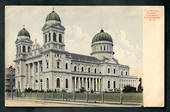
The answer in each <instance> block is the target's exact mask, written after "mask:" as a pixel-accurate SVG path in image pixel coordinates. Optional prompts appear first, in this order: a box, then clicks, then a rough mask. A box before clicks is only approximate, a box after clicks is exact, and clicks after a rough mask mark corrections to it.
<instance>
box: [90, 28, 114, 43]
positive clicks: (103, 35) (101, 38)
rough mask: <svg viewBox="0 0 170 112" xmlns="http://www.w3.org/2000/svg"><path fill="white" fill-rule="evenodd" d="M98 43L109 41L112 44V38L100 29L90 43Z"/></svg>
mask: <svg viewBox="0 0 170 112" xmlns="http://www.w3.org/2000/svg"><path fill="white" fill-rule="evenodd" d="M98 41H109V42H113V40H112V37H111V36H110V34H108V33H106V32H104V30H103V29H101V31H100V32H99V33H97V34H96V35H95V36H94V37H93V39H92V43H94V42H98Z"/></svg>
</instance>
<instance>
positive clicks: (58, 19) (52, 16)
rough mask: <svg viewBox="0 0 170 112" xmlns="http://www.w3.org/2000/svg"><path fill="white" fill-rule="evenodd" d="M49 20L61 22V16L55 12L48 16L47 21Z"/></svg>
mask: <svg viewBox="0 0 170 112" xmlns="http://www.w3.org/2000/svg"><path fill="white" fill-rule="evenodd" d="M48 20H56V21H60V22H61V20H60V17H59V15H58V14H57V13H56V12H55V11H54V10H53V11H52V12H51V13H50V14H49V15H48V16H47V18H46V21H48Z"/></svg>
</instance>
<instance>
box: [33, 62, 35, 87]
mask: <svg viewBox="0 0 170 112" xmlns="http://www.w3.org/2000/svg"><path fill="white" fill-rule="evenodd" d="M32 82H33V83H32V87H33V89H35V63H34V62H33V63H32Z"/></svg>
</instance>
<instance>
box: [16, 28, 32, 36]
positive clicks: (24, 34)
mask: <svg viewBox="0 0 170 112" xmlns="http://www.w3.org/2000/svg"><path fill="white" fill-rule="evenodd" d="M18 36H28V37H30V34H29V32H28V31H27V30H26V29H25V28H23V29H22V30H20V31H19V33H18Z"/></svg>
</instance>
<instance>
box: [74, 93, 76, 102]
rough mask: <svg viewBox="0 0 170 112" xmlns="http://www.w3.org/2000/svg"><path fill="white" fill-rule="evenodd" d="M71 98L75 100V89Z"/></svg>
mask: <svg viewBox="0 0 170 112" xmlns="http://www.w3.org/2000/svg"><path fill="white" fill-rule="evenodd" d="M73 100H74V101H75V100H76V93H75V91H73Z"/></svg>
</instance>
